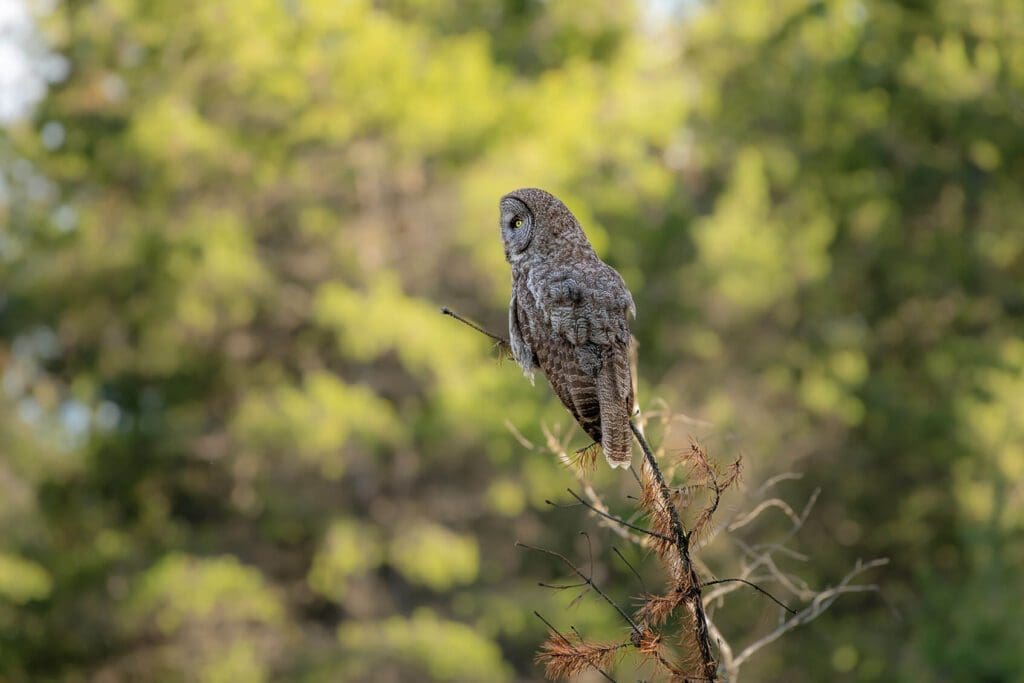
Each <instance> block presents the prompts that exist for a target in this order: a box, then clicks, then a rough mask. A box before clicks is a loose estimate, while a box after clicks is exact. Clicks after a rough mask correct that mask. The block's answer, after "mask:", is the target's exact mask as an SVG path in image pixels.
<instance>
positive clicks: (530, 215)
mask: <svg viewBox="0 0 1024 683" xmlns="http://www.w3.org/2000/svg"><path fill="white" fill-rule="evenodd" d="M499 207H500V209H501V224H500V227H501V241H502V242H503V243H504V244H505V259H506V260H507V261H508V262H509V263H515V262H516V261H518V260H519V259H521V258H522V257H523V255H524V254H525V253H526V252H527V250H528V249H531V248H532V249H534V250H536V249H537V248H538V246H539V245H550V244H552V243H554V242H555V241H557V240H559V239H560V238H565V237H570V236H571V238H572V240H573V241H579V240H582V242H583V243H587V238H586V237H585V236H584V235H583V230H582V228H580V224H579V221H577V220H576V217H575V216H573V215H572V212H571V211H569V209H568V207H566V205H565V204H563V203H562V201H561V200H560V199H558V197H556V196H554V195H553V194H551V193H550V192H545V191H544V190H539V189H537V188H523V189H520V190H515V191H513V192H509V193H508V194H507V195H505V196H504V197H502V198H501V203H500V205H499Z"/></svg>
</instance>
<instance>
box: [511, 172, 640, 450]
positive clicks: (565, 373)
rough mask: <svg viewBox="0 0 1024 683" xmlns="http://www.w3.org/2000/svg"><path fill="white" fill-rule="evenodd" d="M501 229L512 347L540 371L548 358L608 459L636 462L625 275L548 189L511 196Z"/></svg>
mask: <svg viewBox="0 0 1024 683" xmlns="http://www.w3.org/2000/svg"><path fill="white" fill-rule="evenodd" d="M500 208H501V237H502V241H503V242H504V244H505V259H506V260H507V261H508V262H509V264H510V265H511V266H512V300H511V301H510V302H509V309H508V327H509V340H510V343H511V345H512V355H513V356H515V359H516V361H517V362H518V363H519V365H520V366H522V368H523V371H524V372H525V373H526V374H527V376H528V377H530V379H531V381H532V379H533V371H534V369H535V368H538V367H539V368H540V369H541V370H542V371H543V372H544V375H545V376H546V377H547V378H548V382H549V383H550V384H551V388H552V389H553V390H554V392H555V394H557V395H558V398H559V399H561V401H562V403H563V404H564V405H565V407H566V408H568V409H569V412H570V413H572V416H573V417H574V418H576V421H577V422H578V423H579V424H580V426H581V427H582V428H583V430H584V431H585V432H586V433H587V434H588V435H590V437H591V438H592V439H593V440H594V441H596V442H598V443H600V444H601V447H602V449H603V451H604V455H605V458H607V460H608V464H609V465H611V466H612V467H613V468H615V467H628V466H629V463H630V459H631V456H632V441H631V439H632V435H631V432H630V428H629V419H630V417H631V416H632V413H633V383H632V379H631V377H630V369H629V339H630V336H629V323H628V316H629V315H636V307H635V306H634V304H633V297H632V296H630V293H629V290H628V289H626V284H625V283H624V282H623V280H622V277H621V276H620V275H619V274H618V273H617V272H615V269H613V268H612V267H611V266H609V265H607V264H606V263H604V262H602V261H601V259H599V258H598V257H597V254H596V253H594V249H593V247H591V246H590V242H589V241H588V240H587V236H586V235H584V234H583V229H582V228H581V227H580V224H579V221H577V220H576V217H575V216H573V215H572V212H570V211H569V209H568V208H566V206H565V204H563V203H562V202H561V201H559V200H558V199H557V198H556V197H554V196H553V195H551V194H550V193H548V192H545V191H544V190H538V189H530V188H528V189H521V190H516V191H515V192H510V193H508V194H507V195H505V196H504V197H502V198H501V204H500Z"/></svg>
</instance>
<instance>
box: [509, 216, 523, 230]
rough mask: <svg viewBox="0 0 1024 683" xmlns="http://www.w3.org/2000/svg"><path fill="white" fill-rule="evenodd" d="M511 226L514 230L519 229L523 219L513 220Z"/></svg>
mask: <svg viewBox="0 0 1024 683" xmlns="http://www.w3.org/2000/svg"><path fill="white" fill-rule="evenodd" d="M512 225H513V226H514V227H516V228H521V227H523V219H522V218H517V219H516V220H515V222H514V223H513V224H512Z"/></svg>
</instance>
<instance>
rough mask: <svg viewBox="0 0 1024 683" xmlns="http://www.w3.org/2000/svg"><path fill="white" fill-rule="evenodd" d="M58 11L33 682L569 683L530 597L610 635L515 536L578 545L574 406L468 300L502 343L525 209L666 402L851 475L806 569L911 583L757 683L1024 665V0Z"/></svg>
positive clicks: (46, 224) (779, 467)
mask: <svg viewBox="0 0 1024 683" xmlns="http://www.w3.org/2000/svg"><path fill="white" fill-rule="evenodd" d="M39 21H40V26H41V28H42V30H43V31H44V33H45V35H46V37H47V39H48V40H49V41H50V43H51V45H52V46H53V49H55V50H57V51H59V52H60V53H62V54H63V55H65V56H66V58H67V59H68V63H69V65H70V74H69V75H68V77H67V78H66V79H65V80H64V81H63V82H61V83H59V84H57V85H55V86H54V87H52V88H51V90H50V92H49V95H48V96H47V97H46V99H45V100H43V102H42V103H41V104H40V105H39V107H37V109H36V111H35V113H34V116H33V117H32V118H31V119H30V120H26V121H23V122H21V123H17V124H10V125H8V126H7V128H5V129H2V131H0V164H2V166H0V278H2V279H0V374H2V378H3V391H2V393H0V404H2V409H0V453H2V458H0V500H2V501H3V504H2V505H0V681H5V682H6V681H10V682H11V683H21V682H23V681H46V680H60V681H82V680H97V681H116V680H153V681H176V680H200V681H242V680H244V681H259V680H309V681H328V680H329V681H337V680H352V681H398V680H417V681H421V680H436V681H501V680H513V679H520V680H522V679H536V678H537V677H538V676H539V672H538V670H537V669H536V668H535V667H534V666H533V664H532V662H531V660H532V651H533V648H534V647H535V645H536V644H537V643H538V642H539V641H540V640H541V638H542V637H543V633H544V630H545V629H544V627H543V625H542V624H540V623H539V622H537V621H536V620H534V619H533V618H532V615H531V614H530V612H531V611H532V610H533V609H538V610H540V611H541V612H543V613H545V614H546V615H547V616H548V617H550V618H553V619H554V621H555V622H556V623H558V624H560V625H563V626H564V625H567V624H568V623H572V624H575V625H576V626H577V627H579V628H580V629H581V630H583V631H585V632H587V633H588V634H593V635H596V636H599V637H600V636H602V635H603V636H606V637H618V636H619V635H621V630H620V628H619V627H620V625H619V624H618V623H617V622H616V621H615V618H614V615H613V614H610V613H609V611H608V610H607V609H605V608H604V607H603V606H602V605H600V604H598V603H595V602H591V601H589V600H585V601H584V602H583V603H582V604H580V605H579V606H577V607H574V608H573V611H571V612H570V613H569V614H568V615H567V614H566V613H565V610H566V605H567V603H568V602H569V601H570V600H571V597H572V596H571V595H569V596H567V595H562V594H555V595H552V594H551V593H546V592H542V591H541V589H539V588H537V587H536V581H538V580H545V579H550V578H551V577H552V576H554V575H556V574H557V572H558V571H560V570H559V568H558V567H556V566H555V565H552V564H550V563H548V562H546V561H544V560H543V559H540V558H537V557H533V556H529V555H523V554H522V553H520V552H518V551H516V550H515V549H514V548H513V547H512V542H513V541H514V540H516V539H522V540H524V541H531V542H537V543H542V544H545V545H548V546H551V547H556V548H559V549H560V550H563V551H565V552H566V553H569V554H573V555H575V556H577V557H586V556H587V553H588V548H587V545H586V543H585V542H584V541H583V540H582V539H581V538H580V537H579V536H578V535H577V532H578V531H579V529H581V528H584V526H585V525H586V524H587V523H586V522H585V521H584V519H583V517H582V516H580V515H578V514H576V513H571V512H564V511H551V510H550V508H548V506H546V505H545V503H544V500H545V499H547V498H551V499H561V498H564V489H565V487H566V486H568V485H570V484H571V483H572V478H571V475H570V474H569V473H567V472H566V471H565V470H564V469H563V468H562V467H561V466H560V465H559V464H557V463H555V462H553V460H552V459H551V458H549V457H547V456H544V455H542V454H540V453H537V452H532V451H529V450H528V449H526V448H524V447H523V446H522V445H521V444H520V443H519V441H517V439H515V438H513V435H512V434H511V433H510V432H509V430H508V428H507V425H508V424H511V425H513V426H514V428H515V429H517V430H518V431H519V432H521V433H522V434H523V435H524V437H525V438H527V439H531V440H533V441H534V442H543V439H544V437H543V436H542V434H541V424H542V423H544V424H547V425H553V426H556V427H557V426H558V425H561V426H562V427H563V428H567V427H568V426H569V419H568V418H567V417H566V415H565V414H564V411H563V410H562V409H561V408H560V407H559V406H558V405H557V402H556V401H553V400H552V399H551V397H550V395H549V392H547V391H546V389H543V388H541V387H540V386H538V387H536V388H534V387H531V386H530V384H529V383H528V382H526V381H525V380H524V379H523V378H522V376H521V374H520V373H519V372H518V370H517V369H516V368H515V367H514V366H511V365H506V366H504V367H499V366H496V364H495V363H494V360H493V354H492V350H491V349H490V348H489V345H488V342H487V341H486V340H485V339H483V338H482V337H479V336H478V335H476V334H475V333H473V332H472V331H470V330H468V329H466V328H463V327H462V326H460V325H457V324H456V323H453V322H452V321H451V320H450V319H447V318H444V317H442V316H441V315H439V314H438V313H437V307H438V306H439V305H440V304H447V305H450V306H452V307H453V308H455V309H457V310H459V311H460V312H462V313H464V314H468V315H472V316H475V317H476V318H477V319H479V320H481V321H483V322H484V323H485V324H486V325H487V326H488V327H490V328H492V329H495V330H501V329H503V327H504V325H505V318H504V313H503V311H504V308H505V305H506V304H507V296H508V274H507V266H506V264H505V263H504V262H503V258H502V251H501V248H500V244H499V241H498V235H497V230H496V220H497V216H496V207H497V200H498V198H499V197H500V196H501V195H502V194H503V193H504V192H506V191H508V190H510V189H513V188H515V187H521V186H541V187H545V188H547V189H549V190H551V191H553V192H555V193H556V194H558V195H559V196H560V197H562V198H564V199H565V201H566V202H567V203H568V205H569V206H570V208H572V209H573V210H574V211H575V212H576V213H577V215H578V216H579V217H580V219H581V221H582V222H583V224H584V226H585V228H586V230H587V233H588V235H589V236H590V237H591V239H592V241H593V243H594V245H595V247H596V248H597V249H598V251H599V253H601V254H602V255H603V256H604V257H605V258H606V259H607V260H608V261H609V262H611V263H612V264H613V265H615V266H616V267H617V268H618V269H619V270H620V271H621V272H622V273H623V275H624V276H625V279H626V281H627V283H628V284H629V285H630V287H631V289H632V291H633V294H634V297H635V299H636V301H637V307H638V310H639V317H638V319H637V321H636V324H635V329H634V331H635V334H636V336H637V337H638V339H639V341H640V344H641V347H640V348H641V351H640V353H641V361H640V368H641V382H640V398H641V403H642V405H644V406H647V405H650V402H651V400H652V399H654V398H655V397H663V398H666V399H667V400H668V401H669V402H670V403H671V404H672V405H673V406H674V407H676V408H677V409H679V410H680V411H682V412H684V413H686V414H688V415H691V416H694V417H697V418H700V420H701V421H700V422H694V423H693V424H694V425H695V426H694V427H693V430H694V432H695V434H697V436H699V437H701V438H702V439H703V440H704V441H705V442H706V443H707V445H708V446H709V447H710V450H711V452H712V454H714V455H719V456H722V457H730V456H732V455H734V454H735V453H737V452H743V453H745V454H746V456H747V463H748V467H749V469H748V474H747V480H748V483H749V484H751V485H757V484H758V483H760V482H761V481H762V480H763V479H765V478H767V477H768V476H771V475H774V474H777V473H779V472H783V471H786V470H798V471H801V472H804V473H805V476H804V477H803V479H802V480H800V481H798V482H790V483H789V484H788V485H787V488H785V489H784V493H785V494H786V495H787V497H792V499H793V500H794V501H797V500H800V499H801V497H802V496H805V495H806V494H807V493H808V492H809V491H810V490H811V489H813V488H814V487H816V486H821V487H822V488H823V494H822V498H821V501H822V502H821V504H820V506H819V508H818V509H817V510H816V512H815V514H814V516H813V517H812V521H811V522H810V523H809V524H808V526H807V527H806V528H805V529H804V530H803V532H802V533H801V536H800V545H801V549H802V551H803V552H805V553H806V554H807V555H808V557H809V559H808V561H806V562H803V563H800V562H796V561H794V562H793V566H792V567H788V568H789V569H793V570H795V571H798V572H799V573H800V574H801V575H802V576H804V577H805V578H806V579H807V580H808V581H809V582H810V583H811V584H812V585H814V586H824V585H826V584H828V583H829V582H830V581H835V580H836V579H837V578H838V577H839V576H841V575H842V574H843V573H844V571H845V569H846V568H847V567H848V566H849V565H850V564H852V562H853V561H854V560H855V559H856V558H858V557H869V556H876V555H885V556H889V557H891V558H892V560H893V561H892V564H891V565H890V569H889V570H888V571H887V573H886V574H884V575H883V576H881V577H879V578H878V580H879V582H880V583H881V585H882V593H881V596H880V597H879V596H875V597H870V596H866V597H863V598H849V599H844V600H842V601H840V602H839V603H837V605H836V606H835V607H834V609H833V611H832V612H830V613H829V615H828V616H826V617H825V618H823V619H821V620H820V621H817V622H815V623H814V625H813V626H810V627H808V628H807V629H805V630H803V631H797V632H795V633H794V634H792V635H790V636H788V637H787V638H786V639H784V640H782V641H780V642H779V643H778V644H776V645H775V646H773V647H772V648H771V649H769V650H766V651H765V652H764V653H763V654H760V655H758V658H756V659H755V660H754V661H752V662H751V664H750V665H748V668H747V669H745V670H744V676H745V678H747V679H749V680H763V681H775V680H786V681H821V680H840V679H842V680H864V681H876V680H878V681H880V680H908V681H917V680H950V681H980V680H985V681H1011V680H1018V681H1019V680H1024V678H1021V676H1022V674H1021V672H1022V671H1024V654H1022V651H1021V649H1020V647H1019V645H1020V643H1021V642H1022V641H1024V631H1022V629H1024V620H1022V619H1021V618H1020V608H1019V605H1021V604H1024V579H1022V578H1021V574H1020V567H1021V566H1024V493H1022V489H1021V483H1020V482H1021V479H1022V476H1024V427H1022V424H1024V423H1022V421H1021V416H1022V415H1024V345H1022V342H1021V339H1022V338H1024V193H1022V191H1021V188H1022V187H1024V136H1022V134H1021V131H1022V130H1024V4H1021V3H1018V2H1009V1H1000V0H969V1H968V0H935V1H933V2H914V1H911V0H903V1H900V2H889V1H887V0H886V1H883V0H819V1H811V0H780V1H779V2H775V3H762V2H759V1H755V0H723V1H721V2H715V3H706V4H698V3H693V2H688V1H687V2H678V3H672V2H651V3H642V2H637V3H627V2H620V1H619V0H614V1H613V0H599V1H598V2H583V1H582V0H562V1H559V2H539V1H537V0H502V1H500V2H484V1H482V0H470V1H468V2H456V1H454V0H446V1H442V2H426V1H419V0H379V1H377V2H369V0H350V1H346V2H325V1H314V0H290V1H288V0H249V1H246V2H242V1H241V0H217V1H215V2H191V1H189V2H179V1H175V2H170V1H168V0H156V1H151V2H129V1H126V0H81V1H73V2H72V1H69V2H65V3H60V4H58V5H57V7H56V9H55V10H54V12H53V13H52V14H50V15H47V16H42V17H40V19H39ZM697 425H710V426H703V427H701V426H697ZM683 443H684V442H680V443H679V444H669V445H670V447H682V444H683ZM574 444H575V445H579V446H582V445H585V442H584V440H583V438H582V437H581V436H579V435H578V436H577V438H576V440H575V441H574ZM596 476H597V478H598V481H597V484H596V485H597V487H598V488H599V489H601V490H603V491H609V501H610V502H611V503H612V504H613V506H625V505H628V504H629V502H628V501H627V500H625V499H624V498H623V497H622V496H621V495H619V492H618V489H617V488H616V486H617V484H618V483H620V480H618V479H616V478H614V477H613V476H611V474H610V473H608V472H605V471H604V470H601V471H599V472H598V474H597V475H596ZM624 492H625V488H623V493H624ZM729 504H730V505H732V506H734V507H736V508H740V507H742V506H743V500H742V497H741V496H737V497H735V498H734V499H733V500H731V501H729ZM771 532H772V529H771V528H770V527H766V528H764V529H760V530H759V533H763V534H764V535H765V538H770V537H771ZM613 542H614V538H608V537H606V536H604V535H601V534H594V552H595V554H596V555H597V558H598V560H599V572H600V578H602V579H603V580H604V581H605V583H606V584H608V585H609V586H611V590H612V592H613V593H614V594H615V595H616V597H617V598H619V599H621V600H623V601H624V602H626V601H628V599H629V596H630V595H632V594H635V593H637V592H638V587H637V586H636V585H635V583H634V580H633V578H631V575H630V574H629V572H628V571H625V570H624V569H623V568H622V567H621V566H618V565H615V564H614V563H610V562H605V561H604V560H607V559H608V556H609V548H608V546H609V545H610V544H611V543H613ZM740 558H741V554H740V552H739V550H738V549H737V548H734V547H731V546H729V545H728V544H724V545H722V546H717V545H716V546H714V547H713V548H711V549H709V551H708V554H707V555H706V557H705V559H706V560H707V561H708V563H709V564H710V565H711V567H712V569H713V570H714V571H715V572H716V573H718V574H719V575H728V573H729V572H730V570H731V569H734V568H735V567H736V566H737V563H738V561H739V559H740ZM633 559H635V560H636V561H637V562H638V563H640V562H642V561H643V559H644V558H643V556H642V554H641V553H639V552H634V553H633ZM644 574H645V576H647V580H648V582H652V583H653V582H656V581H657V573H656V571H653V568H650V567H648V568H646V569H645V570H644ZM770 614H771V612H770V610H769V609H768V608H767V607H765V606H764V605H763V604H762V603H760V602H757V601H756V599H750V600H746V601H744V600H741V601H740V604H739V605H737V606H736V607H733V608H730V609H729V610H726V611H724V612H722V613H721V614H720V615H719V617H718V620H719V623H720V625H721V626H722V627H723V628H724V629H725V631H726V633H727V635H728V636H729V637H731V638H735V639H736V642H742V641H743V640H744V638H750V637H753V636H756V635H757V634H759V633H763V632H764V631H765V630H766V628H768V627H769V626H770V624H769V623H768V622H770V621H771V617H770ZM622 666H623V671H624V672H625V673H624V675H626V676H629V675H633V673H632V672H633V671H634V670H633V669H632V667H631V664H630V663H629V660H627V661H626V662H625V663H624V664H623V665H622Z"/></svg>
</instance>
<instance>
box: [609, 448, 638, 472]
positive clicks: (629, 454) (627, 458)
mask: <svg viewBox="0 0 1024 683" xmlns="http://www.w3.org/2000/svg"><path fill="white" fill-rule="evenodd" d="M602 445H603V444H602ZM604 457H605V460H607V461H608V465H609V466H610V467H611V468H612V469H613V470H614V469H617V468H619V467H621V468H622V469H624V470H625V469H629V466H630V464H632V462H633V449H632V448H630V447H629V446H627V447H626V449H625V451H623V450H612V449H609V448H608V447H607V446H604Z"/></svg>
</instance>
